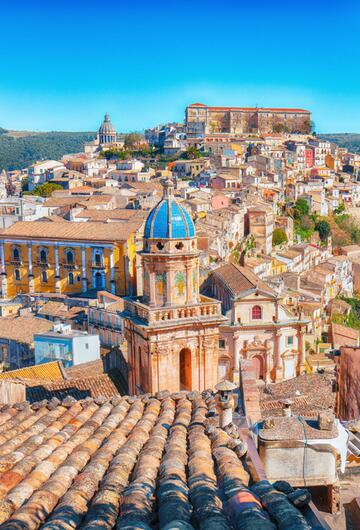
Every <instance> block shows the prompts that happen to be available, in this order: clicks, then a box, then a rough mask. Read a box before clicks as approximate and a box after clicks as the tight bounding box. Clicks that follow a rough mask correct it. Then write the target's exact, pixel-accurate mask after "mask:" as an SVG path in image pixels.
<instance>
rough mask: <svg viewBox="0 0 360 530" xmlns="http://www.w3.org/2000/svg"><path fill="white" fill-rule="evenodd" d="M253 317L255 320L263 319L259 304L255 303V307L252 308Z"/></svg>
mask: <svg viewBox="0 0 360 530" xmlns="http://www.w3.org/2000/svg"><path fill="white" fill-rule="evenodd" d="M251 317H252V319H253V320H261V319H262V310H261V307H260V306H259V305H254V307H253V308H252V310H251Z"/></svg>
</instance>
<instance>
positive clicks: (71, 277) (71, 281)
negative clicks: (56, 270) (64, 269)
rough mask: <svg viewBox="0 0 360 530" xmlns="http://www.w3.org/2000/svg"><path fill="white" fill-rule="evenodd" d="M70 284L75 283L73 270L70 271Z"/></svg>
mask: <svg viewBox="0 0 360 530" xmlns="http://www.w3.org/2000/svg"><path fill="white" fill-rule="evenodd" d="M69 285H74V275H73V273H72V272H69Z"/></svg>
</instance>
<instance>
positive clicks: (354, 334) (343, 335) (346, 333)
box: [331, 322, 359, 348]
mask: <svg viewBox="0 0 360 530" xmlns="http://www.w3.org/2000/svg"><path fill="white" fill-rule="evenodd" d="M331 338H332V342H333V344H334V346H335V345H336V347H337V348H339V347H340V346H358V344H359V331H358V330H357V329H353V328H349V327H348V326H342V325H341V324H335V323H334V322H333V323H332V324H331Z"/></svg>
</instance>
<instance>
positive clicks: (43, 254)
mask: <svg viewBox="0 0 360 530" xmlns="http://www.w3.org/2000/svg"><path fill="white" fill-rule="evenodd" d="M40 263H47V250H45V249H44V248H43V249H41V250H40ZM46 281H47V280H46Z"/></svg>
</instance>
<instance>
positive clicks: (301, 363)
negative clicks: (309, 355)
mask: <svg viewBox="0 0 360 530" xmlns="http://www.w3.org/2000/svg"><path fill="white" fill-rule="evenodd" d="M305 333H306V327H305V326H301V327H299V328H298V333H297V340H298V352H299V357H298V372H299V375H300V374H303V373H305V360H306V358H305V355H306V353H305Z"/></svg>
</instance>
